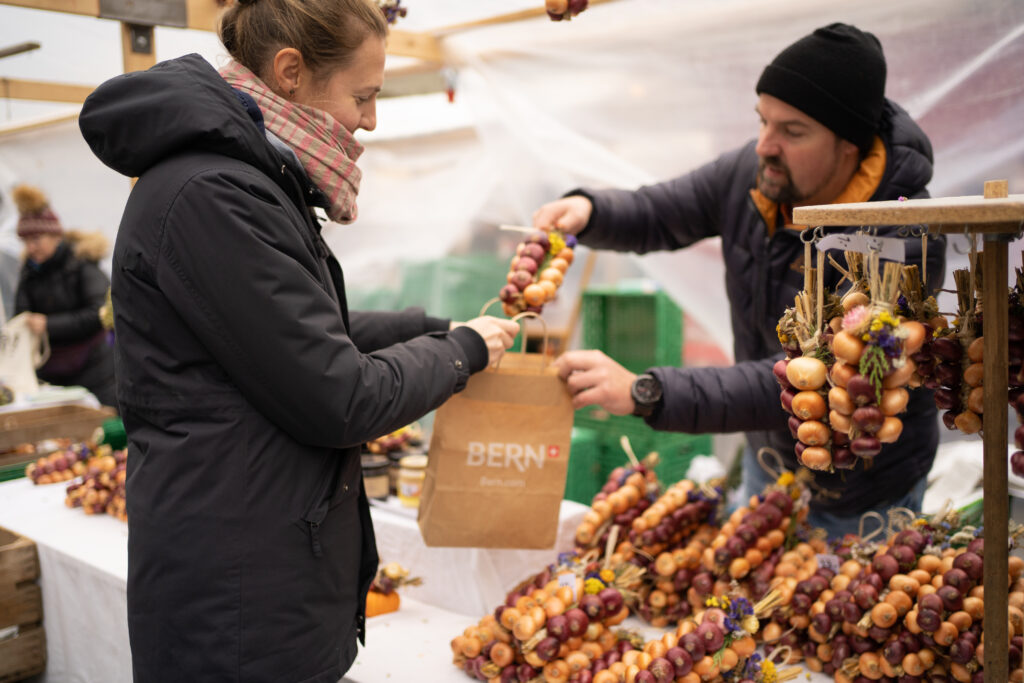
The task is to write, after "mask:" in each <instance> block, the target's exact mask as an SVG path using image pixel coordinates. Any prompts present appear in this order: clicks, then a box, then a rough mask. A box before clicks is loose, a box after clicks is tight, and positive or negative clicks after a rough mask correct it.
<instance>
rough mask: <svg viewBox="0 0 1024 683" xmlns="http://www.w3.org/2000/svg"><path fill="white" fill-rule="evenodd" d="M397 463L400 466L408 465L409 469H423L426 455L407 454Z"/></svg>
mask: <svg viewBox="0 0 1024 683" xmlns="http://www.w3.org/2000/svg"><path fill="white" fill-rule="evenodd" d="M398 464H399V465H401V466H402V467H408V468H409V469H414V470H415V469H424V468H426V466H427V456H425V455H407V456H405V457H404V458H402V459H401V460H399V461H398Z"/></svg>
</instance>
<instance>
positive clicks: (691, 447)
mask: <svg viewBox="0 0 1024 683" xmlns="http://www.w3.org/2000/svg"><path fill="white" fill-rule="evenodd" d="M573 424H574V425H575V427H576V429H579V430H588V431H592V432H594V433H596V434H597V435H598V439H599V441H600V444H601V482H602V483H603V482H604V481H605V480H606V479H607V478H608V475H609V474H611V471H612V470H613V469H615V468H616V467H619V466H622V465H626V464H628V463H629V458H628V457H627V455H626V452H625V451H624V450H623V449H622V446H621V439H622V437H623V436H625V437H627V438H628V439H629V444H630V447H631V448H632V449H633V453H634V454H636V457H637V458H639V459H640V460H643V459H644V458H645V457H646V456H647V455H648V454H649V453H651V452H654V451H657V453H658V455H659V456H660V457H659V462H658V465H657V466H655V468H654V471H655V472H656V473H657V474H658V479H659V480H660V481H661V482H662V484H663V485H665V486H668V485H670V484H673V483H675V482H677V481H679V480H680V479H683V478H685V477H686V471H687V470H688V469H689V467H690V463H691V462H692V461H693V458H694V457H695V456H697V455H709V454H711V453H712V444H711V435H710V434H683V433H680V432H662V431H657V430H654V429H651V428H650V427H649V426H648V425H647V423H646V422H644V421H643V420H642V419H641V418H639V417H633V416H630V415H627V416H618V415H611V414H609V413H607V412H605V411H603V410H601V409H600V408H594V407H591V408H583V409H582V410H578V411H576V415H575V419H574V423H573Z"/></svg>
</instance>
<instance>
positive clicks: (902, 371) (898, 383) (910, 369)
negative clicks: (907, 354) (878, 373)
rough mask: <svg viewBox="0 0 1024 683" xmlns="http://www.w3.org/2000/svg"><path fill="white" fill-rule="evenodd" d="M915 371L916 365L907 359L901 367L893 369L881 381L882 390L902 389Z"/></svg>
mask: <svg viewBox="0 0 1024 683" xmlns="http://www.w3.org/2000/svg"><path fill="white" fill-rule="evenodd" d="M915 370H917V363H915V362H914V361H912V360H910V359H909V358H907V359H906V362H904V363H903V365H901V366H900V367H898V368H894V369H893V370H892V372H890V373H889V374H888V375H886V376H885V378H884V379H882V388H883V389H896V388H897V387H902V386H903V385H905V384H906V383H907V382H909V381H910V377H911V376H912V375H913V374H914V371H915Z"/></svg>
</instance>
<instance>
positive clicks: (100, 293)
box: [14, 232, 117, 407]
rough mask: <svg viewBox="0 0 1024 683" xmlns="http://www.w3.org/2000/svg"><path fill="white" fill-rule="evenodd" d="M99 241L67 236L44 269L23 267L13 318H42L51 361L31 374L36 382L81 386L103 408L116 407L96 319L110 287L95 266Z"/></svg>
mask: <svg viewBox="0 0 1024 683" xmlns="http://www.w3.org/2000/svg"><path fill="white" fill-rule="evenodd" d="M101 240H103V238H102V236H99V237H98V238H97V237H96V236H93V235H88V234H84V233H75V232H72V233H68V234H67V235H66V236H65V238H64V240H62V241H61V243H60V244H59V245H58V246H57V251H55V252H54V254H53V256H51V257H50V258H49V259H47V260H46V261H45V262H44V263H41V264H35V263H31V262H28V261H26V262H25V264H24V265H22V268H21V277H20V279H19V281H18V291H17V294H16V295H15V305H14V312H15V314H17V313H23V312H25V311H31V312H32V313H42V314H43V315H45V316H46V334H47V336H49V338H50V349H51V361H49V362H47V363H46V364H45V365H43V367H41V368H39V370H38V371H37V372H36V374H37V375H38V376H39V379H41V380H44V381H46V382H49V383H51V384H56V385H59V386H70V385H77V386H83V387H85V388H86V389H88V390H89V391H91V392H92V393H93V395H95V396H96V398H97V399H98V400H99V402H100V403H102V404H103V405H107V406H115V407H116V406H117V395H116V393H115V388H114V354H113V351H112V349H111V348H110V345H109V344H108V343H107V340H106V335H105V334H104V332H103V326H102V324H101V323H100V316H99V311H100V308H101V307H102V306H103V304H104V303H105V302H106V296H107V289H108V288H109V287H110V280H109V279H108V278H107V276H106V274H105V273H104V272H103V271H102V270H100V268H99V266H98V265H97V262H98V261H99V259H100V258H102V256H103V253H102V252H103V251H104V248H103V246H102V244H101V242H100V241H101ZM104 241H105V240H104Z"/></svg>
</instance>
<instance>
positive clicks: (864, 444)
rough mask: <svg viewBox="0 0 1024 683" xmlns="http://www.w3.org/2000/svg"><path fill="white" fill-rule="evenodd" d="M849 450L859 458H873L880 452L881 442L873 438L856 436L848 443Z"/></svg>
mask: <svg viewBox="0 0 1024 683" xmlns="http://www.w3.org/2000/svg"><path fill="white" fill-rule="evenodd" d="M850 450H851V451H853V453H854V455H857V456H859V457H861V458H873V457H875V456H876V455H878V454H879V452H881V450H882V442H881V441H879V440H878V439H876V438H875V437H873V436H858V437H857V438H856V439H854V440H853V441H851V442H850Z"/></svg>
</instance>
